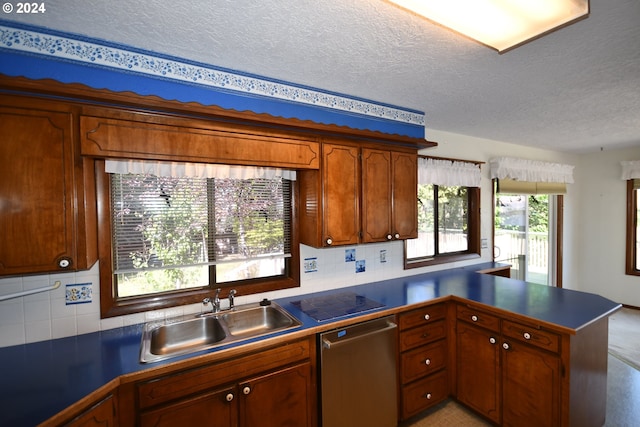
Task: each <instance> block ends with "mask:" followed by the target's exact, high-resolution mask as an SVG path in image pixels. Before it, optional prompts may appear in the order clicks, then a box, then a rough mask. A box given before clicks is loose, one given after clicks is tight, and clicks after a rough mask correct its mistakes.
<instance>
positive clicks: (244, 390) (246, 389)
mask: <svg viewBox="0 0 640 427" xmlns="http://www.w3.org/2000/svg"><path fill="white" fill-rule="evenodd" d="M249 393H251V387H249V386H248V385H246V386H244V387H243V388H242V394H249Z"/></svg>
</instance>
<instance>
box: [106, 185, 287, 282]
mask: <svg viewBox="0 0 640 427" xmlns="http://www.w3.org/2000/svg"><path fill="white" fill-rule="evenodd" d="M111 180H112V182H111V189H112V194H111V200H112V210H113V212H112V218H113V224H112V225H113V230H112V232H113V248H114V254H113V257H114V272H115V273H116V274H124V273H131V272H139V271H141V270H148V269H167V268H177V267H189V266H198V265H215V264H220V263H225V262H238V261H243V260H244V261H249V260H252V259H259V258H265V257H271V258H282V257H289V256H290V254H291V242H290V235H291V183H290V181H288V180H286V179H282V178H280V177H274V178H270V179H266V178H256V179H231V178H190V177H180V178H176V177H163V176H154V175H147V174H112V175H111Z"/></svg>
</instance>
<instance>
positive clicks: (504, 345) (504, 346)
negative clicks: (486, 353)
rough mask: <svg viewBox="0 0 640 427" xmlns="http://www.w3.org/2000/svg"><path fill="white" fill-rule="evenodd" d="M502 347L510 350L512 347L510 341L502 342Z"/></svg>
mask: <svg viewBox="0 0 640 427" xmlns="http://www.w3.org/2000/svg"><path fill="white" fill-rule="evenodd" d="M502 348H504V349H505V350H509V348H511V347H510V346H509V343H506V342H505V343H502Z"/></svg>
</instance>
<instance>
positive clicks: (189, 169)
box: [105, 160, 296, 181]
mask: <svg viewBox="0 0 640 427" xmlns="http://www.w3.org/2000/svg"><path fill="white" fill-rule="evenodd" d="M105 171H106V172H108V173H119V174H127V173H135V174H149V175H155V176H171V177H176V178H184V177H189V178H233V179H253V178H267V179H272V178H274V177H277V176H279V177H282V178H284V179H288V180H290V181H295V180H296V171H292V170H287V169H276V168H264V167H257V166H230V165H218V164H210V163H183V162H156V161H147V160H106V161H105Z"/></svg>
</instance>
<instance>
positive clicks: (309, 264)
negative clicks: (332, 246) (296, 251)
mask: <svg viewBox="0 0 640 427" xmlns="http://www.w3.org/2000/svg"><path fill="white" fill-rule="evenodd" d="M316 271H318V258H316V257H314V258H305V259H304V272H305V273H314V272H316Z"/></svg>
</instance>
